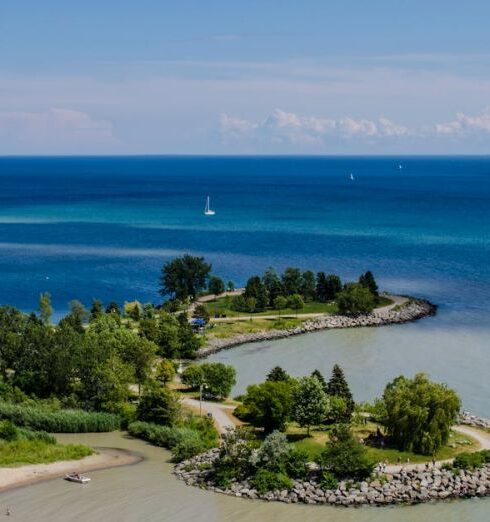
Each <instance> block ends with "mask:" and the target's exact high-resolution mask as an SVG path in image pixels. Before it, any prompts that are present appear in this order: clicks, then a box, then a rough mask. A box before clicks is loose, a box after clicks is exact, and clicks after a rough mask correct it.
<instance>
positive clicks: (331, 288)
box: [316, 272, 342, 303]
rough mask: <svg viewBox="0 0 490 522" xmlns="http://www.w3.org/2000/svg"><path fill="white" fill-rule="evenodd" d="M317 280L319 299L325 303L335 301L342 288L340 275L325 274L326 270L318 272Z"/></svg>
mask: <svg viewBox="0 0 490 522" xmlns="http://www.w3.org/2000/svg"><path fill="white" fill-rule="evenodd" d="M316 281H317V283H316V295H317V299H318V300H319V301H321V302H323V303H326V302H328V301H333V300H334V299H335V298H336V297H337V294H338V293H339V292H340V291H341V290H342V282H341V281H340V277H339V276H337V275H335V274H328V275H325V273H324V272H318V274H317V276H316Z"/></svg>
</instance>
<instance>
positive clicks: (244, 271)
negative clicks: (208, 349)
mask: <svg viewBox="0 0 490 522" xmlns="http://www.w3.org/2000/svg"><path fill="white" fill-rule="evenodd" d="M399 165H401V166H402V168H399ZM351 172H352V173H353V174H354V177H355V181H351V180H350V179H349V174H350V173H351ZM208 194H209V195H210V196H211V205H212V207H213V208H214V209H215V210H216V215H215V216H213V217H206V216H204V214H203V208H204V203H205V197H206V195H208ZM186 252H189V253H194V254H197V253H198V254H202V255H204V256H206V258H208V259H209V260H210V261H211V262H212V264H213V271H214V272H215V273H217V274H219V275H221V276H222V277H223V278H225V279H232V280H234V281H235V283H236V284H237V285H240V284H243V283H244V281H245V280H246V278H247V276H249V275H250V274H252V273H255V272H261V271H262V270H264V269H265V268H267V267H268V266H269V265H273V266H275V267H277V268H278V269H282V268H284V267H286V266H288V265H297V266H300V267H302V268H304V269H307V268H310V269H313V270H323V271H326V272H337V273H338V274H339V275H340V276H341V277H342V278H343V279H344V280H352V279H355V278H357V277H358V275H359V274H360V273H361V272H363V271H365V270H367V269H370V270H372V271H373V272H374V274H375V276H376V277H377V279H378V281H379V283H380V286H381V287H382V289H383V290H389V291H393V292H399V293H409V294H413V295H417V296H421V297H426V298H428V299H430V300H432V301H433V302H435V303H437V304H439V305H440V311H439V314H438V316H437V317H436V318H434V319H428V320H425V321H422V322H420V323H417V324H415V325H409V326H407V327H406V328H405V329H402V330H397V332H398V333H397V334H396V335H397V336H399V335H401V334H400V332H415V333H413V334H410V335H415V336H416V337H414V338H413V342H412V341H411V342H412V344H417V343H418V344H420V342H422V343H423V342H424V341H423V340H424V339H426V343H427V339H434V336H437V339H438V340H439V342H441V343H443V345H441V346H440V347H439V348H440V349H439V350H437V351H434V354H437V357H438V358H439V359H438V360H435V359H434V358H435V355H433V356H431V353H430V351H428V350H425V351H424V352H423V353H420V352H418V357H415V360H417V361H418V362H417V364H416V365H414V367H413V369H414V370H416V369H419V367H420V366H423V364H424V361H425V362H426V363H427V366H428V367H431V364H432V366H434V367H435V364H436V363H437V364H439V365H441V364H446V363H447V364H448V365H451V372H449V373H447V374H444V373H443V375H442V377H443V378H444V377H446V378H447V380H448V382H449V383H450V384H454V385H455V386H456V387H458V386H460V387H462V388H463V392H462V393H463V395H464V397H465V401H466V404H467V405H469V406H470V407H474V408H475V409H478V410H480V413H486V414H488V415H490V401H489V400H488V399H487V398H486V397H487V395H488V386H487V383H486V380H488V375H489V371H490V362H489V360H490V359H489V350H490V326H489V322H488V318H489V315H490V299H489V296H490V264H489V254H490V159H488V158H414V157H412V158H386V157H385V158H362V157H356V158H302V157H291V158H284V157H282V158H273V157H270V158H264V157H255V158H254V157H252V158H250V157H249V158H238V157H236V158H213V157H194V158H179V157H131V158H124V157H118V158H0V270H1V274H2V277H1V280H0V302H2V303H9V304H13V305H16V306H18V307H20V308H22V309H24V310H32V309H35V308H36V307H37V301H38V297H39V293H40V292H42V291H46V290H47V291H49V292H50V293H51V294H52V298H53V303H54V306H55V309H56V311H57V312H58V314H60V313H63V312H64V311H65V310H66V309H67V303H68V301H69V300H71V299H74V298H76V299H79V300H81V301H83V302H84V303H86V304H87V305H89V304H90V301H91V300H92V299H93V298H100V299H102V300H103V301H105V302H107V301H109V300H116V301H119V302H121V303H122V302H124V300H132V299H139V300H140V301H143V302H148V301H152V302H156V301H158V299H159V296H158V278H159V271H160V267H161V266H162V264H163V263H164V262H165V261H167V260H168V259H170V258H171V257H174V256H175V255H180V254H182V253H186ZM401 328H404V327H401ZM391 331H393V332H394V331H395V330H394V329H393V330H390V329H386V330H385V332H391ZM321 335H326V334H321ZM342 335H344V334H343V333H342ZM348 335H350V334H345V335H344V337H342V339H339V342H340V343H341V344H342V342H345V340H346V339H348ZM393 335H395V334H383V336H385V337H386V336H387V337H386V339H384V340H383V341H382V342H383V343H390V342H392V341H391V340H390V339H392V336H393ZM403 335H405V334H403ZM407 335H408V337H405V338H406V339H412V338H411V337H410V335H409V333H407ZM416 339H417V340H416ZM380 342H381V341H380ZM432 342H434V341H432V340H431V343H432ZM446 344H447V345H448V348H447V352H445V345H446ZM416 349H417V348H416V346H415V347H414V350H416ZM271 353H273V352H271ZM223 357H224V356H223ZM227 357H229V356H227ZM459 363H460V364H459ZM237 364H239V362H238V363H237ZM356 364H361V363H360V362H359V363H356ZM361 366H362V364H361ZM360 369H361V368H360ZM375 369H376V367H375V366H374V367H373V371H375ZM239 371H240V369H239ZM482 381H483V382H482ZM361 384H362V381H361V382H359V385H358V386H359V388H361V387H362V386H361Z"/></svg>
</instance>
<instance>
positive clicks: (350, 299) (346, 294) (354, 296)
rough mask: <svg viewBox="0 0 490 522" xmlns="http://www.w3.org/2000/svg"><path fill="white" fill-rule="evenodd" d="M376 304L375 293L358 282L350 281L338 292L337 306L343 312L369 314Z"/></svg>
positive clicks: (347, 313)
mask: <svg viewBox="0 0 490 522" xmlns="http://www.w3.org/2000/svg"><path fill="white" fill-rule="evenodd" d="M374 305H375V300H374V295H373V294H372V293H371V291H370V290H369V288H366V287H364V286H362V285H360V284H358V283H348V284H347V285H346V286H345V288H344V289H343V290H342V291H341V292H339V293H338V294H337V306H338V309H339V312H340V313H341V314H346V315H357V314H368V313H370V312H372V311H373V308H374Z"/></svg>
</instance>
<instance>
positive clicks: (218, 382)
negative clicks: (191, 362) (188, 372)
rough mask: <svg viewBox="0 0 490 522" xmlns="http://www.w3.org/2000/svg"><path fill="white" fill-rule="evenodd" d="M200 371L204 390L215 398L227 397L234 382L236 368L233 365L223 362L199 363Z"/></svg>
mask: <svg viewBox="0 0 490 522" xmlns="http://www.w3.org/2000/svg"><path fill="white" fill-rule="evenodd" d="M201 371H202V377H203V381H204V382H205V383H206V386H207V388H206V391H207V392H208V393H209V394H210V395H212V396H213V397H216V398H217V399H223V398H225V397H228V395H229V394H230V392H231V389H232V388H233V386H235V384H236V370H235V368H233V366H228V365H226V364H223V363H204V364H201Z"/></svg>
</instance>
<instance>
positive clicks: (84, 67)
mask: <svg viewBox="0 0 490 522" xmlns="http://www.w3.org/2000/svg"><path fill="white" fill-rule="evenodd" d="M489 20H490V2H488V0H486V1H485V0H466V1H465V2H462V1H460V0H458V1H456V0H445V1H440V0H430V1H429V0H425V1H420V0H410V1H405V0H389V1H388V0H369V1H365V0H356V1H354V0H341V1H340V0H339V1H337V0H302V1H299V0H298V1H293V0H275V1H271V0H260V1H259V0H247V1H236V0H235V1H234V0H227V1H225V0H206V1H202V0H199V1H197V0H195V1H194V0H178V1H177V0H158V1H157V0H153V1H152V0H138V1H129V0H117V1H116V0H98V1H93V0H84V1H83V2H82V1H80V2H71V1H67V0H63V1H56V0H43V1H42V2H41V1H39V0H30V1H29V0H0V154H1V155H10V154H14V155H24V154H26V155H27V154H325V155H328V154H395V155H396V154H404V155H407V154H488V152H489V146H490V36H489V30H488V21H489Z"/></svg>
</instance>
